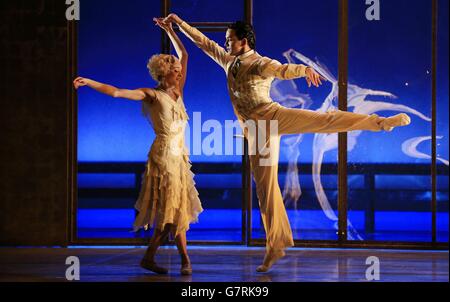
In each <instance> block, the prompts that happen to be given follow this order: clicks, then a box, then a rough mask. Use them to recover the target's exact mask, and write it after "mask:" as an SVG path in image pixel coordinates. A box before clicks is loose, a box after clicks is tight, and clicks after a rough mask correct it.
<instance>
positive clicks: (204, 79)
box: [180, 16, 242, 242]
mask: <svg viewBox="0 0 450 302" xmlns="http://www.w3.org/2000/svg"><path fill="white" fill-rule="evenodd" d="M206 17H207V16H205V18H206ZM206 35H207V36H208V37H209V38H210V39H212V40H214V41H216V42H217V43H219V44H223V41H224V40H225V32H214V33H209V32H208V33H206ZM180 36H181V38H182V39H183V43H184V45H185V47H186V50H187V51H188V53H189V64H188V65H189V66H188V78H187V82H186V86H185V91H184V98H185V104H186V108H187V111H188V114H189V116H190V118H191V119H190V121H189V127H190V129H189V133H190V139H189V140H187V142H188V145H189V149H190V154H191V160H192V162H193V165H194V167H195V166H199V167H205V168H207V169H208V170H209V171H215V172H214V173H217V174H208V173H201V172H200V173H196V177H195V182H196V185H197V190H198V191H199V194H200V199H201V201H202V205H203V208H204V212H203V213H202V214H201V215H200V217H199V222H198V223H197V224H192V225H191V229H190V230H189V232H188V233H187V238H188V240H202V241H234V242H238V241H241V240H242V174H241V161H242V139H241V138H236V137H234V136H233V133H234V134H241V133H242V131H241V130H240V127H239V125H238V124H236V127H235V128H234V129H233V128H232V127H228V130H226V129H227V126H226V125H227V123H226V121H231V122H234V121H235V120H236V117H235V115H234V112H233V107H232V105H231V101H230V98H229V97H228V91H227V84H226V78H225V73H224V71H223V69H222V68H221V67H220V66H219V65H217V64H216V63H215V62H214V61H213V60H211V59H210V58H209V57H208V56H206V55H205V54H204V53H203V51H201V50H200V49H199V48H198V47H197V46H195V45H194V44H193V43H192V42H191V41H190V40H188V39H187V38H185V36H184V35H182V34H181V35H180ZM208 124H209V125H210V126H212V128H209V127H207V125H208ZM230 125H231V123H230ZM203 127H205V128H203ZM227 131H228V132H227ZM217 134H218V136H217ZM208 137H209V138H212V137H214V138H215V139H214V140H213V141H211V144H210V143H207V142H209V140H208ZM226 145H229V146H231V149H230V150H231V151H233V152H230V153H231V154H227V153H226ZM236 150H238V151H239V152H236ZM221 167H225V168H227V167H233V171H232V172H231V173H226V172H220V169H221Z"/></svg>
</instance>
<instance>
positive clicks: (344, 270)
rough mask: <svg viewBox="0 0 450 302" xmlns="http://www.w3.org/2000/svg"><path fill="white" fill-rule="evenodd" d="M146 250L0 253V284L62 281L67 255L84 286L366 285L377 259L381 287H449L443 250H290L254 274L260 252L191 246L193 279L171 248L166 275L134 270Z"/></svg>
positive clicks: (161, 258)
mask: <svg viewBox="0 0 450 302" xmlns="http://www.w3.org/2000/svg"><path fill="white" fill-rule="evenodd" d="M144 251H145V247H72V248H0V281H2V282H5V281H6V282H10V281H11V282H58V281H66V278H65V272H66V269H67V268H68V267H69V265H66V258H67V257H68V256H77V257H78V258H79V260H80V281H86V282H191V281H192V282H270V281H273V282H311V281H312V282H322V281H331V282H335V281H345V282H367V279H366V269H367V268H368V267H369V266H370V265H367V264H366V259H367V257H369V256H376V257H378V258H379V260H380V280H379V281H380V282H383V281H384V282H410V281H414V282H448V281H449V277H448V273H449V267H448V260H449V258H448V256H449V255H448V251H410V250H408V251H405V250H363V249H303V248H301V249H300V248H291V249H288V251H287V256H286V257H285V258H283V259H282V260H280V261H279V262H278V263H277V264H276V265H275V266H274V267H273V268H272V270H271V271H269V272H268V273H263V274H261V273H257V272H256V271H255V269H256V267H257V266H258V265H259V264H260V262H261V261H262V258H263V255H264V248H260V247H242V246H190V247H189V253H190V257H191V262H192V265H193V270H194V272H193V275H192V276H181V275H180V273H179V267H180V260H179V256H178V254H177V250H176V248H175V247H173V246H165V247H162V248H161V249H160V250H159V252H158V256H157V260H158V262H159V264H160V265H162V266H165V267H167V268H169V269H170V272H169V274H168V275H156V274H153V273H151V272H148V271H145V270H143V269H141V268H140V267H139V261H140V259H141V257H142V255H143V253H144Z"/></svg>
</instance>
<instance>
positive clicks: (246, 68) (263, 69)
mask: <svg viewBox="0 0 450 302" xmlns="http://www.w3.org/2000/svg"><path fill="white" fill-rule="evenodd" d="M163 21H164V22H174V23H176V24H178V26H179V27H180V29H181V31H182V32H183V33H184V34H185V35H186V36H187V37H188V38H189V39H190V40H192V41H193V42H194V43H195V44H196V45H197V46H198V47H199V48H201V49H202V50H203V51H204V52H205V53H206V54H207V55H208V56H209V57H211V58H212V59H213V60H214V61H215V62H216V63H217V64H219V65H220V66H221V67H222V68H223V69H224V71H225V73H226V75H227V84H228V92H229V95H230V98H231V102H232V104H233V109H234V112H235V114H236V116H237V118H238V120H239V122H240V123H241V126H242V125H243V124H247V122H248V121H255V122H256V121H267V124H269V122H270V121H276V122H277V124H278V132H277V133H275V134H274V133H270V135H265V138H263V139H261V137H260V136H258V134H256V133H254V132H252V131H248V128H245V127H244V129H243V132H244V135H245V136H246V138H247V139H248V140H249V145H250V146H255V145H258V146H261V143H262V145H264V147H265V148H267V149H268V150H269V156H270V159H269V163H270V164H267V161H264V160H265V159H267V156H266V155H267V154H266V152H261V149H258V150H257V151H256V152H255V154H252V153H250V163H251V168H252V172H253V178H254V180H255V183H256V192H257V196H258V201H259V207H260V211H261V216H262V220H263V224H264V229H265V231H266V238H267V240H266V254H265V257H264V261H263V263H262V265H260V266H259V267H258V268H257V269H256V270H257V271H258V272H266V271H268V270H269V269H270V268H271V266H272V265H273V264H274V263H275V262H276V261H277V260H278V259H280V258H281V257H283V256H284V255H285V252H284V250H285V248H287V247H290V246H293V245H294V241H293V237H292V231H291V227H290V224H289V220H288V217H287V213H286V209H285V207H284V203H283V197H282V195H281V190H280V188H279V185H278V157H279V149H280V136H281V135H283V134H299V133H306V132H308V133H335V132H346V131H352V130H371V131H381V130H385V131H391V130H392V129H393V128H394V127H396V126H404V125H408V124H409V123H410V118H409V116H408V115H406V114H404V113H401V114H398V115H395V116H392V117H389V118H384V117H379V116H377V115H376V114H372V115H363V114H356V113H352V112H344V111H339V110H338V111H334V112H327V113H320V112H315V111H310V110H302V109H292V108H286V107H283V106H281V105H279V104H278V103H276V102H274V101H272V99H271V98H270V94H269V92H270V86H271V83H272V81H273V80H274V78H278V79H294V78H300V77H306V81H307V83H308V87H311V84H313V85H314V86H316V87H319V85H321V84H322V81H321V80H325V79H324V78H323V77H322V76H320V75H319V74H318V73H317V72H316V71H314V69H313V68H311V67H307V66H305V65H303V64H283V65H282V64H281V63H280V62H278V61H276V60H272V59H270V58H268V57H262V56H260V55H259V54H258V53H257V52H256V51H255V34H254V32H253V28H252V26H251V25H250V24H247V23H245V22H241V21H238V22H235V23H234V24H232V25H231V26H229V29H228V30H227V33H226V42H225V47H226V49H227V50H225V49H223V48H222V47H220V46H219V45H218V44H217V43H215V42H214V41H212V40H210V39H208V38H207V37H206V36H205V35H203V34H202V33H201V32H200V31H199V30H197V29H196V28H194V27H191V26H190V25H189V24H187V23H186V22H184V21H183V20H182V19H181V18H180V17H178V16H177V15H176V14H170V15H168V16H167V17H166V18H165V19H164V20H163ZM258 125H259V124H258ZM264 130H265V129H264ZM258 140H264V141H262V142H258ZM262 163H263V164H262Z"/></svg>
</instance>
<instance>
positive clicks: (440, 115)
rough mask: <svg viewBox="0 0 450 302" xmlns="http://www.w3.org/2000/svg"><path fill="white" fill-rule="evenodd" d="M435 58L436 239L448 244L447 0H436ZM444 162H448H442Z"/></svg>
mask: <svg viewBox="0 0 450 302" xmlns="http://www.w3.org/2000/svg"><path fill="white" fill-rule="evenodd" d="M438 9H439V15H438V44H437V47H438V57H437V62H438V63H437V107H436V108H437V121H436V123H437V135H438V137H439V139H438V140H437V156H438V157H439V158H441V159H442V160H438V161H437V164H438V171H440V170H442V172H441V173H442V174H443V175H439V176H438V182H437V204H438V207H437V209H438V212H437V219H436V223H437V226H436V227H437V228H436V230H437V240H438V241H441V242H448V159H449V157H448V146H449V142H448V136H449V129H448V109H449V108H448V103H449V99H448V96H449V91H448V57H449V52H448V27H449V24H448V9H449V7H448V1H445V0H440V1H438ZM445 160H446V161H447V162H445ZM441 173H439V174H441Z"/></svg>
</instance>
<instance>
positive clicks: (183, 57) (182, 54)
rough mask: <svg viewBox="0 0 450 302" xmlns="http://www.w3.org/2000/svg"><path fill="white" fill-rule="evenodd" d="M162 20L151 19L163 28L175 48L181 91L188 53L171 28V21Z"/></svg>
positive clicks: (184, 80)
mask: <svg viewBox="0 0 450 302" xmlns="http://www.w3.org/2000/svg"><path fill="white" fill-rule="evenodd" d="M163 20H164V19H163V18H153V21H155V22H156V24H157V25H158V26H159V27H161V28H162V29H164V31H165V32H166V33H167V35H168V36H169V38H170V41H171V42H172V45H173V47H174V48H175V51H176V53H177V56H178V58H179V59H180V63H181V67H182V70H181V73H182V78H181V81H180V89H181V91H183V88H184V84H185V83H186V75H187V63H188V53H187V51H186V48H185V47H184V45H183V42H181V40H180V38H179V37H178V35H177V34H176V32H175V31H174V30H173V28H172V23H171V22H164V21H163Z"/></svg>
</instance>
